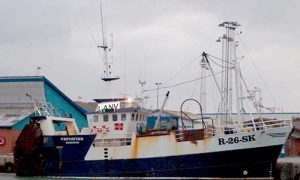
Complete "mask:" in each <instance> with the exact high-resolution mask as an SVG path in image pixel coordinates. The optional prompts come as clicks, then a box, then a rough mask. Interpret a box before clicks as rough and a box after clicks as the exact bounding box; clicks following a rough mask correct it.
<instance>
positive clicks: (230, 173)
mask: <svg viewBox="0 0 300 180" xmlns="http://www.w3.org/2000/svg"><path fill="white" fill-rule="evenodd" d="M220 26H223V27H225V28H226V34H225V35H224V36H223V40H224V41H225V42H224V44H225V45H227V46H228V47H227V48H225V49H227V50H230V49H234V48H235V44H236V41H235V38H234V30H235V29H236V28H237V26H238V24H237V23H236V22H224V23H222V24H221V25H220ZM202 55H203V59H202V63H203V64H205V66H206V69H209V70H211V72H213V69H212V66H211V64H210V57H209V55H208V54H207V53H203V54H202ZM232 57H233V58H232ZM222 68H224V73H225V74H224V77H225V78H226V79H225V80H223V81H222V82H223V83H224V84H221V85H220V84H219V83H218V81H217V77H216V76H214V75H213V77H214V80H215V82H216V85H217V87H218V89H219V92H220V97H221V100H222V103H221V109H222V110H223V111H222V112H223V116H222V117H221V118H220V119H219V120H215V119H206V118H204V117H203V115H202V112H201V109H202V107H201V105H200V103H198V102H197V101H196V100H192V101H196V102H197V103H198V104H199V107H200V116H199V118H197V119H192V118H191V119H190V120H191V121H192V122H193V121H197V122H200V124H201V126H200V127H199V126H198V127H197V128H195V127H194V128H191V129H187V128H185V126H184V121H183V119H187V118H189V116H188V115H187V113H185V112H184V111H183V110H182V109H181V121H180V122H179V124H181V126H176V125H175V126H172V125H171V126H161V125H160V116H158V117H157V120H156V122H155V127H154V128H152V129H150V128H149V127H148V126H147V115H148V114H149V111H148V110H146V109H143V108H141V107H139V106H128V102H127V103H126V101H127V99H118V100H116V99H110V100H107V99H106V100H99V101H98V103H99V105H98V108H97V110H96V111H95V112H93V113H89V114H87V119H88V123H89V128H83V129H81V130H79V129H78V128H77V125H76V121H75V120H74V119H72V118H59V117H53V116H51V114H49V113H43V111H41V109H39V108H37V110H38V111H39V113H38V114H37V116H35V117H32V120H31V123H30V124H29V125H27V126H26V127H25V128H24V130H23V131H22V133H21V134H20V136H19V138H18V140H17V143H16V147H15V153H14V156H15V165H16V174H17V175H18V176H68V177H204V178H208V177H223V178H224V177H234V178H240V177H242V178H243V177H274V176H275V167H276V160H277V158H278V156H279V153H280V151H281V149H282V146H283V144H284V143H285V141H286V139H287V138H288V136H289V133H290V132H291V130H292V122H291V120H285V119H276V118H274V119H265V118H263V117H261V116H260V117H259V118H256V119H254V118H251V119H245V120H243V121H241V120H235V119H234V118H233V116H231V114H232V105H229V104H230V103H229V101H230V98H229V97H231V95H230V90H231V89H232V88H230V87H229V86H227V85H226V84H228V83H229V82H231V81H230V80H229V79H228V77H230V76H231V75H230V76H229V74H230V73H231V71H232V70H234V72H235V75H236V76H235V77H240V75H241V73H240V70H239V66H238V63H237V61H236V57H234V54H233V55H228V56H227V57H226V59H225V62H224V64H223V66H222ZM222 72H223V71H222ZM212 74H213V73H212ZM240 79H241V78H236V81H239V80H240ZM239 86H240V85H239ZM236 93H237V94H238V93H240V90H236ZM239 97H241V94H240V95H239ZM248 97H249V99H253V96H250V95H249V96H248ZM242 99H243V98H238V100H237V106H238V107H237V108H238V109H237V113H238V115H239V116H243V111H241V109H242V107H241V106H240V105H241V101H242ZM186 102H187V101H185V102H184V103H186ZM240 119H243V118H240ZM56 124H62V125H63V126H64V127H65V129H60V130H57V129H56V127H55V126H56Z"/></svg>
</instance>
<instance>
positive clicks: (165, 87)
mask: <svg viewBox="0 0 300 180" xmlns="http://www.w3.org/2000/svg"><path fill="white" fill-rule="evenodd" d="M222 72H224V71H220V72H217V73H215V74H220V73H222ZM211 76H212V75H207V76H204V77H200V78H196V79H192V80H189V81H183V82H181V83H177V84H174V85H170V86H163V87H160V88H159V89H167V88H173V87H177V86H180V85H183V84H187V83H191V82H194V81H199V80H201V79H204V78H208V77H211ZM156 90H157V88H154V89H148V90H144V91H143V92H150V91H156Z"/></svg>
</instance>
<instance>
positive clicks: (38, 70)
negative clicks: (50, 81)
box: [36, 66, 42, 76]
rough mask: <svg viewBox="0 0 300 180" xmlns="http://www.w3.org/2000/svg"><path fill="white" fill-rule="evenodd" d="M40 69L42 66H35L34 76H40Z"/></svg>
mask: <svg viewBox="0 0 300 180" xmlns="http://www.w3.org/2000/svg"><path fill="white" fill-rule="evenodd" d="M41 69H42V68H41V67H39V66H38V67H37V68H36V76H40V71H41Z"/></svg>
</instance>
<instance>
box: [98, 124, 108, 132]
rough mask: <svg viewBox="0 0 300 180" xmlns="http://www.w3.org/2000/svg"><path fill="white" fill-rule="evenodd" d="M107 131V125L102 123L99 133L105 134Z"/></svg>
mask: <svg viewBox="0 0 300 180" xmlns="http://www.w3.org/2000/svg"><path fill="white" fill-rule="evenodd" d="M108 132H109V128H108V126H105V125H103V126H101V127H100V133H101V134H107V133H108Z"/></svg>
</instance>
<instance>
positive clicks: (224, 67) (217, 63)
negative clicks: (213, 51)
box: [208, 56, 233, 68]
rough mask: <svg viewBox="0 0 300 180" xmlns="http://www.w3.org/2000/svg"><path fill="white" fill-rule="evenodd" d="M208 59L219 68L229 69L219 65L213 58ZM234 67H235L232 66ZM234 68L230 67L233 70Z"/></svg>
mask: <svg viewBox="0 0 300 180" xmlns="http://www.w3.org/2000/svg"><path fill="white" fill-rule="evenodd" d="M208 59H209V60H210V61H211V62H213V63H214V64H215V65H217V66H219V67H221V68H227V67H225V66H223V65H221V64H218V63H217V62H215V61H214V60H213V59H212V58H211V57H209V56H208ZM232 67H233V66H232ZM232 67H230V68H232Z"/></svg>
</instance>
